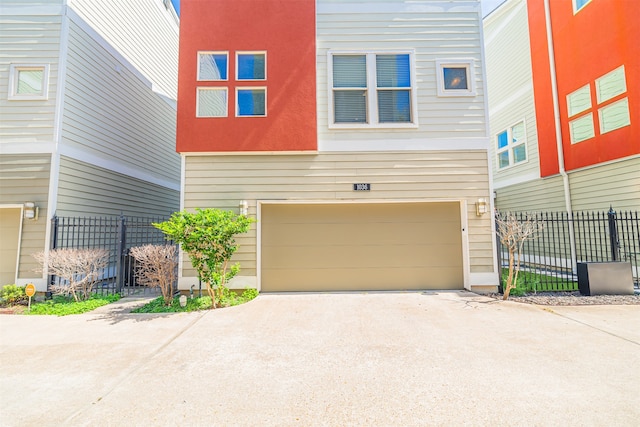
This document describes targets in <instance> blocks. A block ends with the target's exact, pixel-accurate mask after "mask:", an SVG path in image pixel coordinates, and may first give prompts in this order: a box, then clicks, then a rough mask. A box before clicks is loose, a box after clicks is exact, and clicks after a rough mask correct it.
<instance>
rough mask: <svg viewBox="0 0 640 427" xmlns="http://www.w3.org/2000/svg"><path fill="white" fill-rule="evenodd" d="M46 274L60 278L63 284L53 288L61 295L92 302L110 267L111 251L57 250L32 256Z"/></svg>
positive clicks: (60, 283) (52, 288)
mask: <svg viewBox="0 0 640 427" xmlns="http://www.w3.org/2000/svg"><path fill="white" fill-rule="evenodd" d="M32 256H33V257H34V258H35V259H36V260H37V261H38V262H39V263H40V267H41V268H40V269H39V270H38V271H43V270H44V267H45V265H46V267H47V271H48V272H49V274H52V275H55V276H58V277H59V278H60V279H61V280H60V282H59V283H57V284H55V285H52V286H51V291H52V292H53V293H54V294H57V295H71V296H73V298H74V299H75V300H76V301H80V300H86V299H89V297H90V296H91V293H92V292H93V287H94V286H95V284H96V282H97V281H98V279H99V278H100V274H101V273H102V272H103V271H104V269H105V268H106V267H107V264H108V259H109V251H107V250H105V249H54V250H52V251H50V252H49V254H48V256H45V253H44V252H37V253H34V254H33V255H32Z"/></svg>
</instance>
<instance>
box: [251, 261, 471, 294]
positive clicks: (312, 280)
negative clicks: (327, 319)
mask: <svg viewBox="0 0 640 427" xmlns="http://www.w3.org/2000/svg"><path fill="white" fill-rule="evenodd" d="M456 273H457V269H455V268H447V267H439V268H405V269H403V270H402V271H401V272H396V271H390V270H388V269H384V268H377V269H363V268H350V269H335V268H332V269H287V270H286V271H283V270H277V269H266V270H263V275H262V280H263V281H264V282H268V283H270V286H269V289H268V291H270V292H284V291H291V290H296V291H319V290H321V291H344V290H350V291H384V290H419V289H460V287H461V283H460V281H459V280H457V279H452V278H453V277H455V276H456ZM345 283H348V286H345Z"/></svg>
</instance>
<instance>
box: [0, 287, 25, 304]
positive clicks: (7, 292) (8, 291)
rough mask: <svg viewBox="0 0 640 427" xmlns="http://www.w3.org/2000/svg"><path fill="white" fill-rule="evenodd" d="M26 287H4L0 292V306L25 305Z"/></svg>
mask: <svg viewBox="0 0 640 427" xmlns="http://www.w3.org/2000/svg"><path fill="white" fill-rule="evenodd" d="M25 288H26V286H17V285H4V286H3V287H2V290H0V304H2V305H16V304H27V302H28V301H29V297H28V296H27V294H26V293H25V291H24V290H25Z"/></svg>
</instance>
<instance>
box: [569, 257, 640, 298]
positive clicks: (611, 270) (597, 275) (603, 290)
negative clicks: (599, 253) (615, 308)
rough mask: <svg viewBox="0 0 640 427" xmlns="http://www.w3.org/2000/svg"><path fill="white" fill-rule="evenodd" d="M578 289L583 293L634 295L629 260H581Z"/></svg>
mask: <svg viewBox="0 0 640 427" xmlns="http://www.w3.org/2000/svg"><path fill="white" fill-rule="evenodd" d="M578 289H579V290H580V293H581V294H582V295H633V275H632V272H631V263H628V262H579V263H578Z"/></svg>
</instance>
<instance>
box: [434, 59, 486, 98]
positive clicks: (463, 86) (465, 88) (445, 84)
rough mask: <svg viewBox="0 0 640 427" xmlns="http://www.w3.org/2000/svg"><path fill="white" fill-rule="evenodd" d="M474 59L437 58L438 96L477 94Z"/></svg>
mask: <svg viewBox="0 0 640 427" xmlns="http://www.w3.org/2000/svg"><path fill="white" fill-rule="evenodd" d="M473 70H474V61H473V60H472V59H456V60H440V59H439V60H436V74H437V79H436V80H437V84H438V96H475V95H476V87H475V78H474V75H473Z"/></svg>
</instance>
